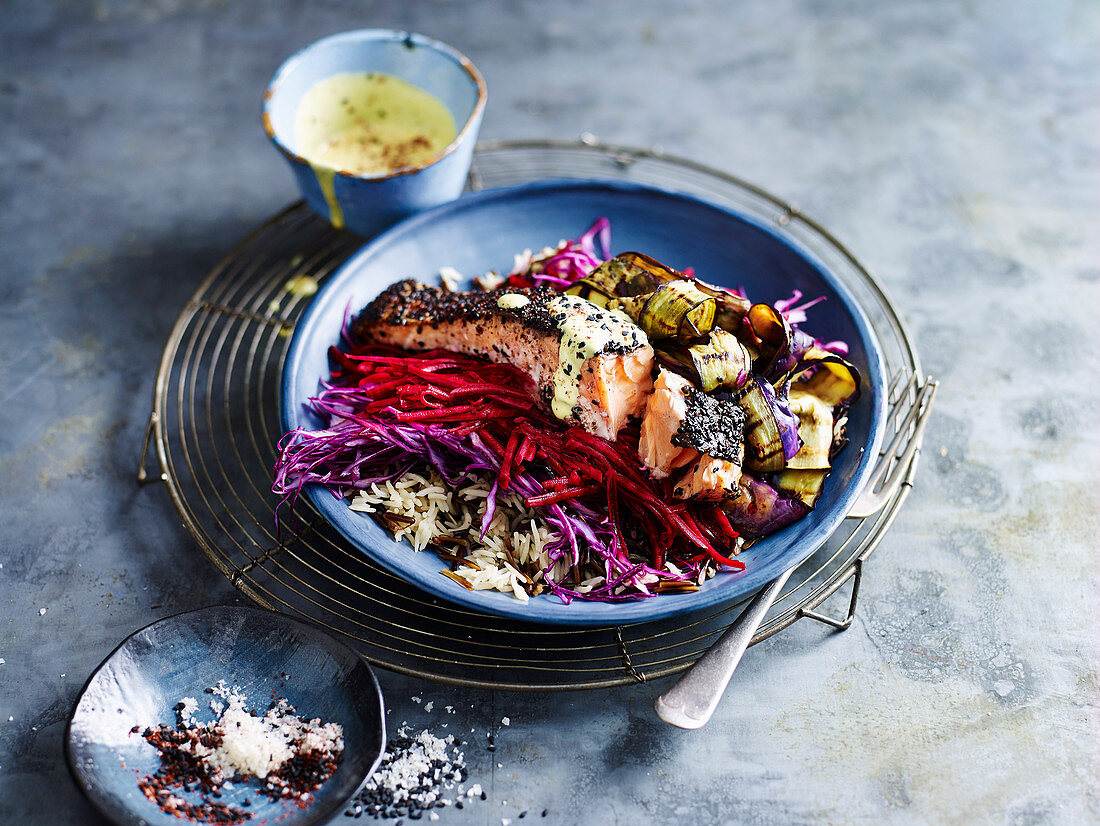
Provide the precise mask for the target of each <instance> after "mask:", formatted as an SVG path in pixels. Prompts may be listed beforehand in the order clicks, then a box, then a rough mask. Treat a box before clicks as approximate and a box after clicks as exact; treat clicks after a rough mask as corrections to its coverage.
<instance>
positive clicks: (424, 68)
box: [263, 29, 486, 236]
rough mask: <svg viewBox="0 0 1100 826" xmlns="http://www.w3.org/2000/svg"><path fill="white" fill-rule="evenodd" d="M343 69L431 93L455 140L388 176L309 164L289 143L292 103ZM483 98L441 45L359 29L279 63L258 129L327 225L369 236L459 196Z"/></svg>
mask: <svg viewBox="0 0 1100 826" xmlns="http://www.w3.org/2000/svg"><path fill="white" fill-rule="evenodd" d="M344 72H384V73H386V74H390V75H394V76H396V77H399V78H401V79H402V80H405V81H407V82H408V83H411V84H412V85H414V86H417V87H419V88H421V89H423V90H424V91H426V92H429V93H430V94H432V95H435V96H436V97H437V98H439V99H440V100H441V101H442V102H443V103H444V105H446V107H447V108H448V109H449V110H450V111H451V115H452V116H453V117H454V121H455V125H456V127H458V134H457V136H456V137H455V139H454V142H452V143H451V145H450V146H448V147H447V148H446V149H444V150H443V152H441V153H440V154H439V155H438V156H437V157H435V158H433V159H432V160H431V161H429V162H428V163H426V164H421V165H419V166H415V167H410V168H408V169H401V170H398V171H396V172H393V173H391V174H388V175H377V176H361V175H355V174H351V173H347V172H343V171H341V170H338V169H337V170H332V169H328V168H325V167H321V166H318V165H315V164H311V163H310V162H309V161H308V160H306V159H305V158H304V157H302V155H301V154H300V153H299V151H298V147H297V144H296V138H295V134H294V132H295V126H294V123H295V121H294V119H295V115H296V113H297V111H298V104H299V102H300V101H301V100H302V98H303V97H304V96H305V94H306V93H307V92H308V91H309V90H310V89H311V88H313V86H314V84H316V83H318V82H319V81H321V80H325V79H326V78H329V77H331V76H333V75H336V74H340V73H344ZM485 97H486V93H485V80H484V79H483V78H482V77H481V74H480V73H479V72H478V70H477V69H476V68H475V67H474V65H473V64H472V63H471V62H470V61H469V60H468V59H467V58H466V57H464V56H463V55H462V54H460V53H459V52H457V51H455V50H454V49H452V48H451V47H450V46H448V45H447V44H445V43H440V42H439V41H438V40H432V39H431V38H428V37H424V36H423V35H419V34H411V33H409V32H399V31H391V30H389V29H362V30H359V31H351V32H343V33H342V34H335V35H332V36H331V37H326V38H324V39H323V40H318V41H317V42H316V43H314V44H313V45H312V46H307V47H306V48H305V49H303V50H302V51H300V52H298V53H297V54H295V55H294V56H293V57H291V58H289V59H288V60H287V61H286V62H285V63H284V64H283V65H282V66H280V67H279V70H278V71H277V72H276V73H275V77H273V78H272V79H271V83H269V84H268V86H267V89H266V91H265V92H264V101H263V124H264V130H265V131H266V132H267V134H268V137H270V138H271V140H272V142H273V143H274V144H275V146H276V147H277V148H278V149H279V151H280V152H282V153H283V156H284V157H285V158H286V159H287V162H288V163H289V164H290V168H291V169H292V170H293V171H294V175H295V177H296V178H297V180H298V187H299V189H301V191H302V195H303V197H305V199H306V201H307V202H308V203H309V205H310V206H311V207H312V208H313V209H314V210H315V211H316V212H317V213H318V214H319V215H322V216H324V217H325V218H328V219H329V220H330V221H331V222H332V224H333V226H335V227H337V228H346V229H349V230H351V231H353V232H357V233H359V234H361V235H367V236H370V235H374V234H375V233H377V232H379V231H381V230H383V229H385V228H386V227H388V226H391V225H392V224H394V223H396V222H397V221H399V220H401V219H402V218H405V217H406V216H408V215H411V214H412V213H414V212H420V211H421V210H425V209H428V208H430V207H435V206H439V205H440V204H443V203H446V202H447V201H450V200H453V199H455V198H457V197H458V195H459V194H460V193H461V192H462V189H463V187H464V186H465V183H466V175H467V173H468V172H469V171H470V159H471V157H472V155H473V151H474V144H475V143H477V133H478V130H479V129H480V128H481V117H482V114H483V113H484V111H485Z"/></svg>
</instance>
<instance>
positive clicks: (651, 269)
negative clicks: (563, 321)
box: [567, 252, 683, 306]
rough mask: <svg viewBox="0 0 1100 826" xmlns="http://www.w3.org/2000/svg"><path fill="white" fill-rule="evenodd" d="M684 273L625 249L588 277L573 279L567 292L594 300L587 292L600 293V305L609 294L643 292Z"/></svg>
mask: <svg viewBox="0 0 1100 826" xmlns="http://www.w3.org/2000/svg"><path fill="white" fill-rule="evenodd" d="M682 278H683V276H682V275H681V274H680V273H678V272H676V271H675V270H673V269H670V268H668V267H666V266H665V265H664V264H662V263H661V262H659V261H655V260H654V259H652V258H650V257H649V256H648V255H642V254H641V253H640V252H624V253H622V254H621V255H616V256H615V257H614V258H610V259H608V260H607V261H604V262H603V263H602V264H600V265H599V266H598V267H596V268H595V269H594V270H592V272H590V273H589V274H588V277H587V278H584V279H582V280H580V281H577V282H575V283H574V284H573V285H572V286H571V287H569V289H568V290H567V292H569V293H572V294H573V295H579V296H581V297H582V298H587V299H588V300H589V301H593V299H592V298H590V297H589V295H588V294H586V293H592V294H597V295H600V296H602V297H603V299H604V300H603V302H594V303H599V304H601V306H603V305H604V304H606V303H607V301H609V300H610V299H612V298H621V297H623V296H635V295H646V294H647V293H651V292H653V291H654V290H656V289H657V288H658V287H659V286H661V285H662V284H665V283H667V282H669V281H678V280H680V279H682Z"/></svg>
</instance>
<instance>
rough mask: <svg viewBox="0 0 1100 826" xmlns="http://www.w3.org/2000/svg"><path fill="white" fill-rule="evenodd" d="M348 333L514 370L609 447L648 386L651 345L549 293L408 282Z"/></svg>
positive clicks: (616, 322) (590, 308)
mask: <svg viewBox="0 0 1100 826" xmlns="http://www.w3.org/2000/svg"><path fill="white" fill-rule="evenodd" d="M351 332H352V335H353V336H355V337H356V338H357V339H359V340H360V341H363V342H377V343H380V344H389V345H392V346H394V347H401V348H403V349H406V350H434V349H444V350H451V351H453V352H458V353H465V354H467V355H473V356H481V357H483V358H486V359H488V360H490V361H493V362H497V363H500V364H511V365H513V366H514V367H516V368H518V369H520V370H522V371H523V372H525V373H527V375H529V376H530V377H531V379H532V380H533V381H534V383H535V386H536V388H538V391H537V392H538V398H539V401H540V402H541V403H542V404H543V405H544V406H545V407H547V408H548V409H549V410H550V411H551V412H553V414H554V415H555V416H556V417H557V418H559V419H561V420H563V421H566V422H570V423H573V424H579V425H581V426H582V427H584V429H585V430H587V431H588V432H590V433H593V434H595V435H597V436H600V437H602V438H604V439H608V440H611V441H614V439H615V436H616V434H617V433H618V432H619V429H620V428H621V427H622V426H623V425H624V424H625V423H626V420H627V419H628V418H629V417H631V416H640V415H641V413H642V410H643V409H644V408H645V404H646V398H647V397H648V395H649V393H650V391H651V390H652V388H653V380H652V375H651V374H652V369H653V348H652V347H650V346H649V340H648V339H647V338H646V335H645V333H643V332H642V331H641V330H640V329H639V328H638V327H637V326H636V325H634V324H633V323H632V322H630V321H628V320H626V319H625V318H624V317H622V316H620V315H617V314H615V313H612V312H609V311H607V310H603V309H601V308H599V307H597V306H596V305H595V304H592V303H591V302H589V301H585V300H584V299H582V298H579V297H577V296H571V295H562V294H560V293H557V292H555V291H553V290H550V289H548V288H545V287H533V288H528V289H511V288H509V289H504V290H495V291H492V292H447V291H444V290H442V289H440V288H438V287H430V286H426V285H424V284H421V283H419V282H417V281H413V280H411V279H410V280H406V281H399V282H398V283H396V284H394V285H392V286H391V287H389V288H388V289H387V290H386V291H385V292H383V293H382V294H381V295H380V296H378V298H376V299H375V300H374V301H372V302H371V303H370V304H368V305H367V307H365V308H364V309H363V311H362V312H361V313H360V314H359V316H358V318H356V320H355V321H354V322H353V324H352V328H351Z"/></svg>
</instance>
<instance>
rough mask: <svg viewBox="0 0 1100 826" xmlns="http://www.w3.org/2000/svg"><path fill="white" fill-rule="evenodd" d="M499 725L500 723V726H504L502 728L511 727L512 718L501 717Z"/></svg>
mask: <svg viewBox="0 0 1100 826" xmlns="http://www.w3.org/2000/svg"><path fill="white" fill-rule="evenodd" d="M500 723H501V725H504V726H510V725H512V718H511V717H501V718H500Z"/></svg>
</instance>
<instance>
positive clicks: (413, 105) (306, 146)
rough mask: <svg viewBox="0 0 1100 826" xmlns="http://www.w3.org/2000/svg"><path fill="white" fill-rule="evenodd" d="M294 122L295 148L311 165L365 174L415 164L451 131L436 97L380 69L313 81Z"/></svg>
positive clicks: (440, 146) (447, 140) (441, 146)
mask: <svg viewBox="0 0 1100 826" xmlns="http://www.w3.org/2000/svg"><path fill="white" fill-rule="evenodd" d="M294 126H295V144H296V147H297V150H298V154H300V155H301V156H302V157H304V158H305V159H306V160H308V161H309V162H310V164H311V165H313V166H314V168H315V169H317V168H318V167H320V168H327V169H330V170H336V171H339V172H346V173H349V174H351V175H362V176H368V177H369V176H375V175H388V174H390V173H392V172H396V171H398V170H400V169H406V168H408V167H415V166H420V165H422V164H424V163H425V162H427V161H430V160H431V159H432V158H434V157H435V156H437V155H439V154H440V153H441V152H443V150H445V149H446V148H447V147H448V146H449V145H450V144H451V142H453V141H454V139H455V136H456V134H457V131H456V129H455V122H454V117H452V115H451V113H450V110H448V109H447V107H446V106H445V105H444V104H443V102H442V101H441V100H440V99H439V98H437V97H435V96H434V95H432V94H430V93H428V92H425V91H424V90H423V89H420V88H418V87H416V86H413V85H412V84H411V83H407V82H405V81H404V80H402V79H401V78H398V77H394V76H393V75H388V74H384V73H382V72H345V73H342V74H337V75H333V76H332V77H329V78H325V79H324V80H322V81H319V82H318V83H316V84H314V86H313V88H311V89H310V90H309V91H308V92H307V93H306V94H305V96H304V97H303V98H302V101H301V103H299V104H298V111H297V112H296V113H295V124H294ZM322 185H323V182H322Z"/></svg>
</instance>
